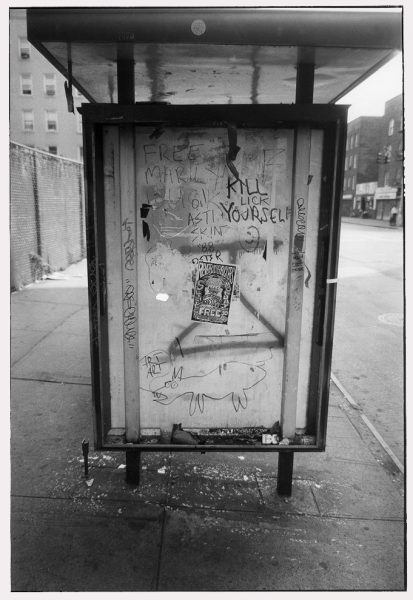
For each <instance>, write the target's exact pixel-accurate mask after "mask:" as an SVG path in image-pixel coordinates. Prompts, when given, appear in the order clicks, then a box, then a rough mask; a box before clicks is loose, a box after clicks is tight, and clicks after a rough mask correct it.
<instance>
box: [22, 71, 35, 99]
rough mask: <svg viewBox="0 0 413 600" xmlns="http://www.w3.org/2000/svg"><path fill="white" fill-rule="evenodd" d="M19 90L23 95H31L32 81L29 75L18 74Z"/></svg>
mask: <svg viewBox="0 0 413 600" xmlns="http://www.w3.org/2000/svg"><path fill="white" fill-rule="evenodd" d="M20 91H21V93H22V94H23V96H31V95H32V93H33V82H32V76H31V75H20Z"/></svg>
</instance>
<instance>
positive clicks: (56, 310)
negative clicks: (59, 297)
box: [10, 292, 79, 334]
mask: <svg viewBox="0 0 413 600" xmlns="http://www.w3.org/2000/svg"><path fill="white" fill-rule="evenodd" d="M18 293H19V294H20V293H21V292H18ZM23 294H24V293H23ZM78 310H79V307H77V306H73V304H72V303H70V302H67V303H63V304H62V303H61V304H58V303H56V302H51V301H45V300H40V298H38V299H37V300H33V299H32V298H30V295H29V294H25V297H24V298H20V297H16V298H13V301H12V303H11V310H10V316H11V329H12V333H13V334H14V331H16V330H17V331H19V330H24V331H31V330H35V331H45V332H51V331H53V329H54V328H55V327H57V326H58V325H60V324H61V323H62V322H63V321H64V320H65V319H67V318H68V317H69V316H70V315H73V314H75V313H76V312H77V311H78Z"/></svg>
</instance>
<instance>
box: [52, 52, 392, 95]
mask: <svg viewBox="0 0 413 600" xmlns="http://www.w3.org/2000/svg"><path fill="white" fill-rule="evenodd" d="M44 46H45V47H46V48H47V50H48V51H49V52H51V54H52V55H53V56H54V57H55V58H56V59H57V60H58V62H60V63H61V64H62V65H63V67H64V68H65V69H67V46H66V44H64V43H61V42H46V43H44ZM388 54H389V51H388V50H379V49H366V48H357V49H354V48H316V49H315V80H314V102H315V103H327V102H331V101H333V100H334V99H335V98H336V96H338V95H339V94H341V93H343V92H344V90H346V89H347V88H348V87H349V86H350V85H352V84H354V83H355V82H356V81H357V80H358V79H359V78H361V77H363V75H364V74H365V73H366V72H368V71H369V70H370V69H372V68H374V66H375V65H376V64H377V63H378V62H380V61H382V60H383V59H385V57H386V56H387V55H388ZM134 58H135V98H136V101H137V102H148V101H151V102H154V101H157V102H159V101H163V102H170V103H172V104H237V103H238V104H265V103H293V102H294V101H295V83H296V63H297V47H296V46H275V45H274V46H251V45H250V46H246V45H222V44H221V45H217V44H201V43H197V44H135V46H134ZM72 61H73V76H74V78H75V79H76V80H77V81H78V82H79V83H80V84H81V85H82V86H83V87H84V88H85V89H86V90H87V91H88V92H89V93H90V94H91V95H92V97H93V98H94V99H95V101H97V102H106V103H112V102H115V103H116V102H117V81H116V77H117V75H116V73H117V71H116V44H111V43H107V44H99V43H90V44H89V43H72Z"/></svg>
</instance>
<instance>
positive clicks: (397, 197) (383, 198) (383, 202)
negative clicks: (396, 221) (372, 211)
mask: <svg viewBox="0 0 413 600" xmlns="http://www.w3.org/2000/svg"><path fill="white" fill-rule="evenodd" d="M374 200H375V203H376V219H378V220H380V221H388V220H390V212H391V209H392V207H393V206H395V207H396V208H397V209H398V210H399V209H400V203H401V192H400V189H399V188H396V187H379V188H377V189H376V192H375V194H374Z"/></svg>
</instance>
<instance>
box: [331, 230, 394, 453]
mask: <svg viewBox="0 0 413 600" xmlns="http://www.w3.org/2000/svg"><path fill="white" fill-rule="evenodd" d="M403 362H404V356H403V232H402V230H401V229H399V228H394V229H389V228H378V227H372V226H368V225H359V224H357V225H356V224H350V223H342V227H341V241H340V261H339V269H338V289H337V304H336V318H335V328H334V350H333V362H332V372H333V376H335V377H336V378H337V380H338V381H339V383H340V384H341V385H342V386H343V387H344V388H345V390H346V391H347V392H348V393H349V394H350V396H351V398H352V399H353V400H354V401H355V402H356V403H357V404H358V405H359V406H360V408H361V411H362V413H364V415H365V416H366V417H367V419H368V420H369V421H370V423H371V424H372V425H373V426H374V428H375V429H376V430H377V432H378V433H379V435H380V436H381V437H382V438H383V440H384V441H385V443H386V444H387V445H388V446H389V447H390V449H391V450H392V452H393V453H394V454H395V456H396V457H397V458H398V459H399V461H400V462H401V463H402V464H403V462H404V440H403V436H404V432H403V427H404V423H403V404H404V392H403V387H404V372H403Z"/></svg>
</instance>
